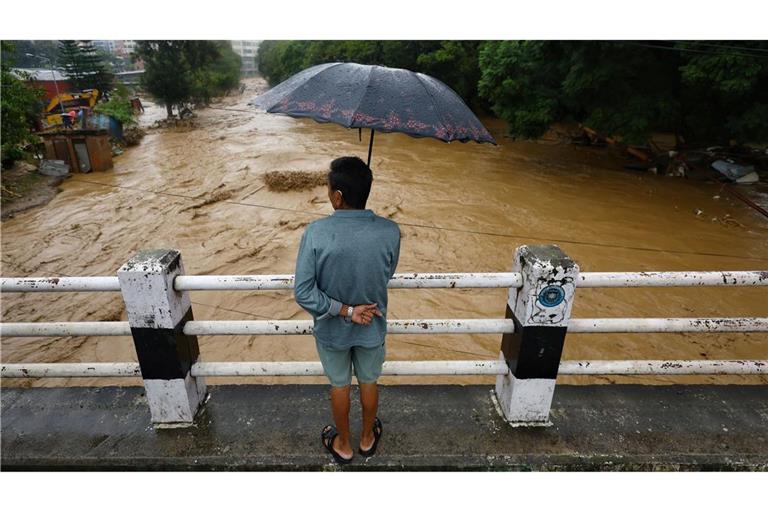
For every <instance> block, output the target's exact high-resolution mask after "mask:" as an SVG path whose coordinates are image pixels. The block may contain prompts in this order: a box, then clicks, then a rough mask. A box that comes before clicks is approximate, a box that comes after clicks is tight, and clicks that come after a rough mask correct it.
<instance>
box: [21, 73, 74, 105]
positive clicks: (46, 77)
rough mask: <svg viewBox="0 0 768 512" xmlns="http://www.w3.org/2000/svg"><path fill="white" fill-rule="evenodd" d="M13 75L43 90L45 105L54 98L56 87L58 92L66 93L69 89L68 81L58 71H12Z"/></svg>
mask: <svg viewBox="0 0 768 512" xmlns="http://www.w3.org/2000/svg"><path fill="white" fill-rule="evenodd" d="M13 74H14V75H15V76H16V77H17V78H19V79H21V80H24V81H26V82H27V83H29V84H30V85H32V86H34V87H38V88H41V89H43V90H44V93H43V101H45V102H46V103H48V102H50V101H51V100H52V99H53V98H55V97H56V88H57V87H58V90H59V92H67V91H69V90H70V89H71V86H70V83H69V79H68V78H67V77H66V75H64V74H62V73H61V72H60V71H58V70H53V71H51V70H50V69H45V68H27V69H14V70H13Z"/></svg>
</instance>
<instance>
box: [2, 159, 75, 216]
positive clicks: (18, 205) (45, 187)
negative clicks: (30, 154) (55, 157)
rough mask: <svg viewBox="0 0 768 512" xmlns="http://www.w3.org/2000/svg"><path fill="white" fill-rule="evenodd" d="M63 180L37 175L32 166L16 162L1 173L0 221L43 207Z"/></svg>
mask: <svg viewBox="0 0 768 512" xmlns="http://www.w3.org/2000/svg"><path fill="white" fill-rule="evenodd" d="M62 181H64V178H60V177H56V176H44V175H42V174H38V173H37V168H36V167H35V166H34V165H31V164H28V163H26V162H16V163H15V164H14V166H13V167H12V168H11V169H7V170H4V171H3V192H2V200H0V220H5V219H10V218H13V217H14V216H15V215H16V214H17V213H19V212H23V211H25V210H29V209H30V208H35V207H36V206H44V205H46V204H48V202H50V200H51V199H53V198H54V196H55V195H56V194H57V193H58V192H59V185H60V184H61V182H62Z"/></svg>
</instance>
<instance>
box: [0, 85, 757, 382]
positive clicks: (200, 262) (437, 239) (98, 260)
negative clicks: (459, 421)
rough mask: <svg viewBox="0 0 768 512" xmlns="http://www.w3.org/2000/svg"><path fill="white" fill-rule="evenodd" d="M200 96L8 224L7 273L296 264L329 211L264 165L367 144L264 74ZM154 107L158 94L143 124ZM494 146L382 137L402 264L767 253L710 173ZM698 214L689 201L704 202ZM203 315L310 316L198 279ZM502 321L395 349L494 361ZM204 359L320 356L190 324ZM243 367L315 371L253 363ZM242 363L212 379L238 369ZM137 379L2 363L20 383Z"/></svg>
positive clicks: (381, 188)
mask: <svg viewBox="0 0 768 512" xmlns="http://www.w3.org/2000/svg"><path fill="white" fill-rule="evenodd" d="M247 84H248V88H247V90H246V91H245V92H244V93H243V95H242V96H237V97H231V98H226V99H225V100H223V101H222V102H219V103H217V104H215V105H214V106H213V107H212V108H209V109H205V110H202V111H200V112H199V117H198V118H197V120H196V122H197V125H198V128H197V129H194V130H186V131H184V130H151V131H150V132H149V134H148V135H147V136H146V137H145V138H144V140H143V141H142V143H141V145H139V146H137V147H135V148H131V149H129V150H127V151H126V152H125V154H123V155H121V156H119V157H116V158H115V167H114V169H113V170H112V171H108V172H103V173H94V174H76V175H75V176H74V177H73V178H71V179H69V180H67V181H66V182H65V183H64V184H63V185H62V192H61V193H60V194H59V195H58V196H56V198H54V199H53V201H51V202H50V203H49V204H48V205H46V206H44V207H40V208H36V209H34V210H30V211H27V212H24V213H21V214H18V215H16V216H15V218H13V219H11V220H8V221H6V222H3V224H2V264H3V265H2V275H3V276H6V277H8V276H63V275H68V276H90V275H114V274H115V271H116V270H117V268H118V267H119V266H120V265H121V264H122V263H124V262H125V261H126V260H128V259H129V258H130V257H131V256H132V255H133V254H134V253H135V252H136V251H139V250H141V249H148V248H176V249H179V250H181V253H182V257H183V261H184V265H185V267H186V273H188V274H288V273H292V272H293V267H294V261H295V255H296V251H297V248H298V242H299V238H300V236H301V233H302V230H303V228H304V226H305V225H306V224H307V223H308V222H311V221H312V220H314V219H316V218H318V216H321V215H325V214H328V213H330V212H331V207H330V205H329V204H328V201H327V197H326V192H325V189H324V188H323V187H317V188H315V189H312V190H311V191H293V192H280V193H277V192H271V191H269V190H268V189H267V187H266V186H265V184H264V181H263V179H262V177H263V175H264V174H265V173H266V172H268V171H274V170H284V171H291V170H297V171H314V170H316V171H323V170H325V169H327V166H328V164H329V162H330V161H331V160H332V159H333V158H335V157H337V156H341V155H347V154H356V155H360V156H365V154H366V152H367V139H366V137H365V136H364V137H363V141H362V142H360V141H358V134H357V132H356V131H350V130H345V129H343V128H340V127H338V126H335V125H320V124H316V123H314V122H312V121H309V120H296V119H292V118H288V117H283V116H276V115H269V114H263V113H256V112H254V111H252V109H250V108H249V107H248V106H247V105H246V104H247V101H248V100H250V99H251V98H253V97H254V96H255V95H256V94H258V92H259V91H260V90H263V88H264V87H265V86H264V83H263V81H261V80H260V79H252V80H249V81H248V82H247ZM163 116H164V109H161V108H158V107H155V106H153V107H151V108H148V109H147V112H146V113H145V114H144V115H143V117H142V123H143V124H145V125H149V124H150V123H151V122H152V121H154V120H157V119H160V118H161V117H163ZM485 122H486V124H487V126H488V128H489V129H490V130H491V131H492V133H493V134H494V136H495V137H496V138H497V140H499V141H500V145H499V146H496V147H494V146H489V145H478V144H459V143H454V144H450V145H448V144H444V143H441V142H438V141H434V140H428V139H412V138H409V137H407V136H404V135H398V134H393V135H384V134H377V136H376V144H375V147H374V156H373V162H372V168H373V171H374V185H373V190H372V193H371V199H370V201H369V207H370V208H372V209H373V210H374V211H376V212H377V213H379V214H381V215H386V216H389V217H390V218H392V219H393V220H395V221H397V222H399V223H400V225H401V229H402V233H403V240H402V249H401V259H400V265H399V267H398V271H399V272H417V271H421V272H469V271H475V272H503V271H509V270H510V268H511V264H512V254H513V252H514V249H515V247H516V246H518V245H521V244H544V243H552V242H554V243H557V244H558V245H560V247H562V248H563V249H564V250H565V251H566V252H567V253H568V254H569V255H571V256H572V257H573V258H574V259H575V260H576V261H577V262H578V263H579V265H580V266H581V269H582V271H640V270H755V269H766V268H768V236H766V235H768V223H766V220H765V219H764V218H761V217H760V216H759V215H758V214H757V213H756V212H754V211H753V210H750V209H749V208H748V207H746V206H744V205H743V204H742V203H740V202H738V201H736V200H734V199H731V198H729V197H728V195H727V194H726V193H725V192H723V191H720V188H719V185H716V184H713V183H703V182H694V181H690V180H684V179H679V178H665V177H658V176H651V175H640V174H637V173H634V172H632V171H623V170H621V169H622V165H623V162H622V161H621V160H619V159H618V158H617V157H615V156H612V154H611V153H610V152H609V151H606V150H601V149H590V148H578V147H574V146H570V145H563V144H560V145H558V144H550V143H544V142H538V143H534V142H514V141H511V140H509V139H505V138H504V137H503V126H502V125H501V124H500V123H499V122H497V121H493V120H485ZM698 211H700V213H697V212H698ZM767 295H768V294H767V293H766V290H765V288H696V289H693V288H666V289H664V288H661V289H660V288H640V289H603V290H597V289H582V290H579V291H578V293H577V298H576V301H575V305H574V317H643V316H646V317H676V316H703V317H711V316H768V300H766V299H767ZM505 300H506V290H502V289H482V290H442V289H435V290H393V291H391V295H390V315H391V318H483V317H495V318H499V317H502V316H503V314H504V305H505ZM192 302H193V309H194V314H195V318H196V319H201V320H202V319H211V320H226V319H230V320H246V319H299V318H308V315H307V314H306V313H304V312H303V311H301V310H300V308H299V307H298V306H297V305H296V304H295V303H294V301H293V297H292V294H291V293H290V291H288V290H286V291H273V292H234V291H233V292H192ZM2 319H3V321H7V322H13V321H16V322H19V321H21V322H35V321H96V320H121V319H122V320H125V319H126V316H125V312H124V309H123V303H122V300H121V298H120V295H119V294H118V293H74V294H73V293H50V294H40V293H37V294H32V293H27V294H5V295H4V296H3V297H2ZM500 338H501V336H500V335H430V336H424V335H421V336H419V335H407V336H406V335H393V336H390V337H388V339H387V346H388V354H387V356H388V359H389V360H426V359H438V360H445V359H495V358H497V357H498V352H499V347H500ZM200 345H201V352H202V358H203V359H204V360H206V361H309V360H312V361H316V360H317V355H316V353H315V348H314V343H313V341H312V339H311V337H306V336H233V337H228V336H212V337H201V338H200ZM564 358H565V359H740V358H745V359H746V358H748V359H754V358H761V359H766V358H768V339H767V336H766V334H764V333H762V334H761V333H756V334H741V333H726V334H658V335H649V334H581V335H579V334H572V335H568V338H567V340H566V349H565V355H564ZM2 360H3V362H6V363H11V362H64V361H66V362H107V361H135V360H136V358H135V353H134V349H133V345H132V341H131V339H130V338H127V337H80V338H4V339H3V340H2ZM249 380H250V381H251V382H279V383H282V382H297V381H298V382H315V383H322V382H325V381H324V379H323V378H287V377H286V378H259V379H256V378H254V379H249ZM607 380H610V381H618V382H652V383H664V382H670V381H675V382H713V381H717V382H728V383H737V382H739V383H744V382H751V383H757V382H768V378H766V377H757V376H752V377H744V376H723V377H618V378H616V377H611V378H596V377H595V378H592V377H590V378H587V377H564V378H562V381H563V382H601V381H607ZM245 381H246V379H218V380H217V379H211V382H245ZM493 381H494V379H493V378H492V377H434V376H429V377H387V378H383V379H382V382H383V383H385V384H386V383H395V382H408V383H428V382H435V383H436V382H446V383H491V382H493ZM96 382H99V383H102V384H129V383H130V384H136V383H138V381H137V380H134V379H44V380H34V381H32V380H30V381H22V380H8V381H6V384H11V383H13V384H14V385H33V386H38V385H49V386H50V385H62V384H64V385H83V384H86V385H90V384H94V383H96Z"/></svg>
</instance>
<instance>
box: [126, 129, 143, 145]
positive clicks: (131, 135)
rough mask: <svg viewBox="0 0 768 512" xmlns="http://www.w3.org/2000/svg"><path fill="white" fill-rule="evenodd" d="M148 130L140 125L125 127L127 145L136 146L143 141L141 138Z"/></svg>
mask: <svg viewBox="0 0 768 512" xmlns="http://www.w3.org/2000/svg"><path fill="white" fill-rule="evenodd" d="M146 133H147V132H146V131H144V129H143V128H141V127H140V126H128V127H127V128H124V129H123V141H124V142H125V145H126V146H128V147H130V146H136V145H138V144H139V142H141V139H142V138H143V137H144V135H146Z"/></svg>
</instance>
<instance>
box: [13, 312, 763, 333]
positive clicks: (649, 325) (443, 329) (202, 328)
mask: <svg viewBox="0 0 768 512" xmlns="http://www.w3.org/2000/svg"><path fill="white" fill-rule="evenodd" d="M513 332H515V324H514V321H513V320H508V319H503V318H501V319H490V318H479V319H475V318H471V319H463V320H455V319H454V320H439V319H437V320H428V319H423V320H420V319H415V320H387V334H504V333H513ZM568 332H571V333H609V332H613V333H660V332H668V333H673V332H677V333H679V332H768V318H755V317H748V318H573V319H571V320H570V321H569V323H568ZM312 333H313V326H312V321H311V320H190V321H188V322H187V323H185V324H184V334H187V335H194V336H234V335H273V336H274V335H305V334H312ZM130 335H131V328H130V326H129V325H128V322H5V323H0V336H9V337H10V336H19V337H48V336H130Z"/></svg>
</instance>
